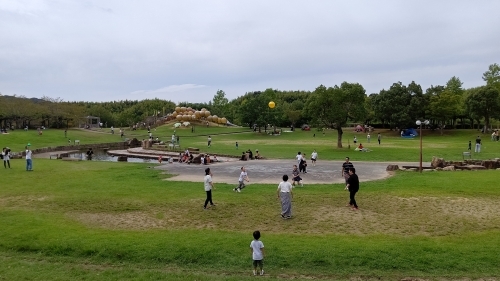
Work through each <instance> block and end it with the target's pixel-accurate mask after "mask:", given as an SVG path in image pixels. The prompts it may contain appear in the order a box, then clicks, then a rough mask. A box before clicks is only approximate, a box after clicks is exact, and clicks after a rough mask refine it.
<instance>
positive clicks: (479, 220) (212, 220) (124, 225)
mask: <svg viewBox="0 0 500 281" xmlns="http://www.w3.org/2000/svg"><path fill="white" fill-rule="evenodd" d="M358 200H359V203H360V210H359V211H352V210H351V209H350V208H348V207H345V204H346V203H347V194H346V195H345V196H343V197H336V198H332V197H329V196H325V197H323V198H318V197H312V196H308V197H306V198H296V199H294V203H293V213H294V217H293V218H292V219H290V220H282V219H281V218H280V216H279V210H280V205H279V201H277V200H275V199H274V198H269V202H267V203H265V204H263V205H262V206H261V207H260V208H258V209H256V208H255V207H254V206H252V205H246V204H237V203H227V202H221V203H218V202H217V206H216V207H214V208H212V209H211V210H208V211H204V210H203V208H202V204H203V200H201V199H200V200H189V201H188V202H186V203H185V204H181V205H176V206H167V207H166V208H162V209H158V208H151V209H146V210H145V211H140V212H138V211H135V212H122V213H73V214H70V215H69V216H70V217H71V218H72V219H75V220H77V221H80V222H81V223H83V224H87V225H91V226H94V227H102V228H111V229H132V230H148V229H217V230H228V231H241V232H248V231H252V230H253V229H254V228H255V226H256V225H258V226H259V229H261V230H262V231H266V232H272V233H295V234H356V235H371V234H381V233H384V234H396V235H403V236H413V235H424V236H442V235H450V234H457V233H463V232H475V231H484V230H488V229H497V228H498V227H499V226H500V218H499V217H498V216H497V215H496V214H498V213H499V212H500V204H498V203H499V202H498V201H497V200H493V199H475V198H474V199H469V198H452V197H446V198H437V197H411V198H402V197H393V196H378V197H375V198H371V199H367V198H363V199H361V198H359V199H358Z"/></svg>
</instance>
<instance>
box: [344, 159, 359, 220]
mask: <svg viewBox="0 0 500 281" xmlns="http://www.w3.org/2000/svg"><path fill="white" fill-rule="evenodd" d="M345 189H346V190H348V191H349V204H348V205H347V206H348V207H351V208H352V210H353V211H357V210H358V205H357V204H356V199H355V198H354V196H356V193H357V192H358V191H359V178H358V175H356V169H354V168H351V169H349V178H348V179H347V185H346V186H345Z"/></svg>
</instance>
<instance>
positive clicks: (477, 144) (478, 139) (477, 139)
mask: <svg viewBox="0 0 500 281" xmlns="http://www.w3.org/2000/svg"><path fill="white" fill-rule="evenodd" d="M474 152H481V137H480V136H477V138H476V148H475V149H474Z"/></svg>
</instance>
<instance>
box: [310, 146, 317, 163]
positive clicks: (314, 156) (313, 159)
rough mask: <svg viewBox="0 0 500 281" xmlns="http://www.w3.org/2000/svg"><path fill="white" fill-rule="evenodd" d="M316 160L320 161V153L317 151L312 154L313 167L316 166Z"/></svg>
mask: <svg viewBox="0 0 500 281" xmlns="http://www.w3.org/2000/svg"><path fill="white" fill-rule="evenodd" d="M316 159H318V153H317V152H316V149H315V150H314V151H313V153H311V162H312V164H313V166H316Z"/></svg>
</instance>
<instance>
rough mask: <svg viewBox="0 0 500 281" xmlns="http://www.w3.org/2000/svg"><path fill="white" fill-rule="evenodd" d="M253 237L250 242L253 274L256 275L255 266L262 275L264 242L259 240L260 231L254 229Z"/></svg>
mask: <svg viewBox="0 0 500 281" xmlns="http://www.w3.org/2000/svg"><path fill="white" fill-rule="evenodd" d="M253 238H254V240H252V242H251V243H250V251H251V252H252V259H253V275H257V266H259V268H260V275H264V265H263V263H262V261H263V260H264V243H262V241H260V240H259V239H260V231H258V230H256V231H254V232H253Z"/></svg>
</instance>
